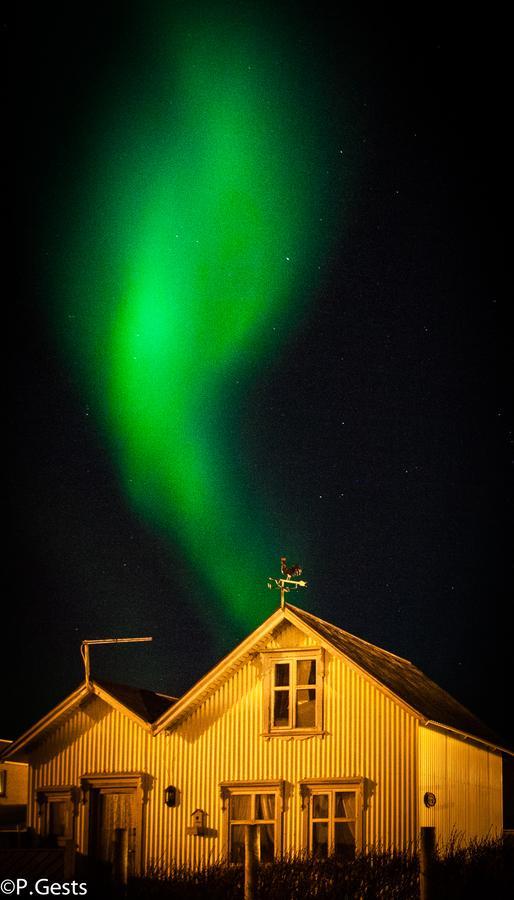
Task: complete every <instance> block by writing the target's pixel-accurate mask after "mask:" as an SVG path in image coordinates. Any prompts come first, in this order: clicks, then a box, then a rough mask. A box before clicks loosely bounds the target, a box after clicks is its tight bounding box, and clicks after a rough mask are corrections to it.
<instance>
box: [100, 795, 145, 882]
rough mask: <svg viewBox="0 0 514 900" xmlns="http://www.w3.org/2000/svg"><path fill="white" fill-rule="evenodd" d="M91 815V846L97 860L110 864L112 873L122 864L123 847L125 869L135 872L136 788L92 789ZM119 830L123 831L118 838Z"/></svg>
mask: <svg viewBox="0 0 514 900" xmlns="http://www.w3.org/2000/svg"><path fill="white" fill-rule="evenodd" d="M95 794H96V796H95V798H94V803H93V808H92V814H93V821H92V835H91V837H92V847H93V855H94V856H95V857H96V859H97V860H99V861H101V862H102V863H106V864H108V865H109V868H110V870H111V872H112V874H115V873H116V871H117V870H119V868H120V865H121V866H122V867H123V860H120V858H119V854H120V847H125V848H126V851H125V852H126V853H127V860H126V869H127V873H128V875H129V876H131V875H134V874H135V858H136V841H137V824H136V791H135V790H134V789H131V788H116V787H115V786H114V787H106V788H100V789H98V790H97V791H96V792H95ZM120 829H121V830H123V831H124V832H126V839H125V841H124V842H123V841H120Z"/></svg>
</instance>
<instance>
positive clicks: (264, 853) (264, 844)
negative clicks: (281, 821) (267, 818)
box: [259, 825, 275, 863]
mask: <svg viewBox="0 0 514 900" xmlns="http://www.w3.org/2000/svg"><path fill="white" fill-rule="evenodd" d="M274 856H275V826H274V825H259V859H260V861H261V863H267V862H273V858H274Z"/></svg>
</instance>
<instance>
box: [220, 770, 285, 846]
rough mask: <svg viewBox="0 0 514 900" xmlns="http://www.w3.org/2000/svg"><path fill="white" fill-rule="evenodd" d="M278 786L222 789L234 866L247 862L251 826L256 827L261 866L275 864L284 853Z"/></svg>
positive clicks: (228, 787) (227, 787)
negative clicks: (246, 851) (277, 857)
mask: <svg viewBox="0 0 514 900" xmlns="http://www.w3.org/2000/svg"><path fill="white" fill-rule="evenodd" d="M276 784H277V786H275V784H269V783H268V784H266V785H265V784H262V785H251V786H250V785H249V786H246V785H241V786H240V785H239V784H237V785H230V786H227V785H223V786H222V796H223V798H224V800H225V806H224V808H225V812H226V814H227V832H228V833H227V843H228V854H227V855H228V859H229V861H230V862H233V863H242V862H244V858H245V839H246V838H245V835H246V830H247V826H248V825H253V826H255V842H256V853H257V858H258V860H259V862H261V863H267V862H272V861H273V860H274V858H275V856H276V855H277V854H278V853H279V852H280V846H279V843H280V826H279V822H280V811H281V806H282V804H281V783H276ZM268 785H269V786H268Z"/></svg>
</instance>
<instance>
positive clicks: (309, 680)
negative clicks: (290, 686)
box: [296, 659, 316, 684]
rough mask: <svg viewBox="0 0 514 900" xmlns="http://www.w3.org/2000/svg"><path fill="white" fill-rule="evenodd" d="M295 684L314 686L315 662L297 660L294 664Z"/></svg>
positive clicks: (312, 660) (311, 660)
mask: <svg viewBox="0 0 514 900" xmlns="http://www.w3.org/2000/svg"><path fill="white" fill-rule="evenodd" d="M296 666H297V668H296V683H297V684H316V660H315V659H299V660H298V661H297V663H296Z"/></svg>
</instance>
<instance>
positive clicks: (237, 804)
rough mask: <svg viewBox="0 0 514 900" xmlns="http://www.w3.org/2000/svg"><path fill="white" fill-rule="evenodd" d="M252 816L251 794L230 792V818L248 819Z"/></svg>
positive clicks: (236, 819) (234, 819) (233, 819)
mask: <svg viewBox="0 0 514 900" xmlns="http://www.w3.org/2000/svg"><path fill="white" fill-rule="evenodd" d="M251 816H252V795H251V794H232V797H231V806H230V818H231V819H232V821H241V819H245V820H246V821H248V820H249V819H250V818H251Z"/></svg>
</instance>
